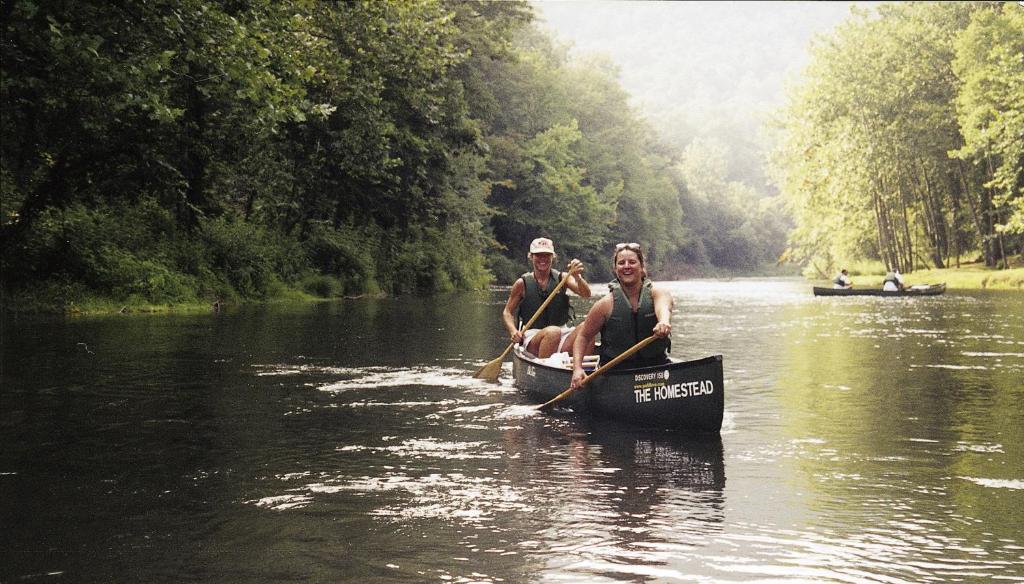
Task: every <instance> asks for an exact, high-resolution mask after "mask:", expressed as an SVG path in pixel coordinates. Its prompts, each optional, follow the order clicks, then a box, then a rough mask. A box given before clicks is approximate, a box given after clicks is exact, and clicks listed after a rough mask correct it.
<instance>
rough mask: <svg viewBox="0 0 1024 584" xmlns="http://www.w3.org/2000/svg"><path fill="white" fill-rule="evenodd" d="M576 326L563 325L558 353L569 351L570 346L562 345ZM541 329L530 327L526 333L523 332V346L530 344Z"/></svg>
mask: <svg viewBox="0 0 1024 584" xmlns="http://www.w3.org/2000/svg"><path fill="white" fill-rule="evenodd" d="M575 328H576V327H571V326H563V327H562V337H561V338H560V339H558V349H557V350H556V351H555V352H556V353H559V352H563V351H565V352H568V351H569V347H566V348H563V347H562V345H564V344H565V339H567V338H569V335H571V334H572V331H573V329H575ZM540 331H541V329H529V330H527V331H526V332H525V333H523V347H526V346H528V345H529V344H530V340H531V339H533V336H534V335H536V334H537V333H539V332H540Z"/></svg>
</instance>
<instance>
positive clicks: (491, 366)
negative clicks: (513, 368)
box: [473, 272, 569, 382]
mask: <svg viewBox="0 0 1024 584" xmlns="http://www.w3.org/2000/svg"><path fill="white" fill-rule="evenodd" d="M568 281H569V272H566V273H565V276H563V277H562V279H561V281H559V282H558V285H557V286H555V289H554V290H552V291H551V293H550V294H548V297H547V298H545V299H544V303H543V304H541V305H540V308H538V309H537V312H535V313H534V314H533V317H532V318H530V320H528V321H527V322H526V324H524V325H523V328H521V329H519V332H520V333H523V332H525V331H527V330H529V328H530V325H532V324H533V323H534V321H536V320H537V319H538V318H540V315H541V313H542V312H544V309H545V308H547V307H548V304H551V301H552V300H554V299H555V295H556V294H558V291H559V290H561V289H562V286H565V283H566V282H568ZM514 346H515V343H509V344H508V346H507V347H505V350H504V351H502V353H501V355H498V357H497V358H496V359H494V360H493V361H491V362H490V363H488V364H487V365H484V366H483V367H481V368H480V369H479V370H478V371H477V372H476V373H474V374H473V377H476V378H477V379H486V380H487V381H491V382H494V381H497V380H498V375H499V374H500V373H501V362H502V361H504V360H505V357H506V356H508V352H509V351H511V350H512V347H514Z"/></svg>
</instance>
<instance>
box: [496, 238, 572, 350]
mask: <svg viewBox="0 0 1024 584" xmlns="http://www.w3.org/2000/svg"><path fill="white" fill-rule="evenodd" d="M527 257H528V258H529V259H530V262H532V263H533V271H532V272H527V273H525V274H523V275H522V276H520V277H519V279H517V280H516V281H515V283H514V284H512V290H511V291H510V292H509V295H508V301H507V302H506V303H505V309H504V310H503V311H502V313H501V317H502V321H503V322H504V324H505V329H506V330H508V332H509V336H510V337H511V338H512V342H513V343H516V344H520V343H521V344H523V345H524V346H525V347H526V350H527V351H529V352H530V353H532V354H533V355H535V356H537V357H539V358H541V359H546V358H548V357H550V356H551V355H554V354H555V353H559V352H568V353H571V352H572V348H573V342H574V341H575V339H576V330H575V327H568V326H566V323H568V322H569V309H570V306H569V296H568V294H566V288H568V289H569V290H572V291H573V292H575V293H576V294H578V295H580V296H581V297H583V298H590V285H589V284H587V281H586V280H585V279H583V262H581V261H580V260H578V259H573V260H572V261H571V262H569V265H568V267H567V268H566V272H565V277H566V278H568V279H567V280H566V282H565V285H564V286H562V287H559V286H558V284H559V282H560V281H561V279H562V277H563V274H562V272H559V271H558V270H554V269H552V268H551V265H552V264H553V263H554V261H555V258H556V257H557V256H556V255H555V244H554V243H552V241H551V240H550V239H548V238H546V237H538V238H537V239H534V240H533V242H531V243H530V253H529V254H528V255H527ZM555 288H558V290H557V292H555V294H556V296H555V297H554V299H552V301H551V303H550V304H548V306H547V308H545V309H544V312H542V313H541V314H540V316H538V317H537V320H536V321H534V323H533V324H532V325H531V326H530V328H529V329H527V330H526V331H524V332H522V333H520V332H519V328H520V327H521V326H522V325H524V324H526V323H527V322H529V321H530V319H531V318H533V316H534V315H535V314H536V313H537V310H539V309H540V307H541V305H542V304H544V301H545V300H547V297H548V295H549V294H550V293H551V292H552V290H554V289H555Z"/></svg>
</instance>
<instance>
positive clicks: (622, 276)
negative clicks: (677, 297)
mask: <svg viewBox="0 0 1024 584" xmlns="http://www.w3.org/2000/svg"><path fill="white" fill-rule="evenodd" d="M612 265H613V268H614V270H615V281H614V282H612V283H611V284H609V285H608V286H609V288H610V289H611V292H610V293H609V294H608V295H607V296H605V297H604V298H601V299H600V300H598V301H597V302H596V303H594V306H593V307H592V308H591V309H590V312H589V313H587V318H586V320H584V321H583V324H581V325H580V326H579V327H577V331H576V332H577V335H576V346H575V349H576V350H575V351H574V354H573V360H572V369H573V373H572V385H571V387H573V388H575V387H577V386H579V385H580V384H581V382H582V381H583V379H584V378H585V377H586V374H585V372H584V371H583V359H582V353H581V350H582V349H583V348H585V347H588V346H593V345H594V341H595V340H596V336H597V334H598V333H601V351H600V355H601V363H608V362H609V361H611V360H612V359H614V358H615V357H617V356H619V355H621V354H623V353H625V352H626V351H627V350H630V349H631V348H632V347H634V346H636V345H637V344H638V343H640V342H641V341H643V340H644V339H645V338H646V337H649V336H654V337H657V339H656V340H655V341H653V342H651V343H649V344H647V345H646V346H644V347H643V348H642V349H640V350H639V351H637V352H636V354H635V355H633V356H631V357H630V358H629V359H627V360H625V361H623V362H622V367H644V366H648V365H660V364H662V363H665V362H667V361H668V352H669V349H670V348H671V346H672V343H671V335H672V305H673V301H672V295H671V294H669V293H668V292H667V291H665V290H663V289H661V288H659V287H657V286H655V285H654V283H653V282H651V281H650V280H649V279H648V278H647V271H646V270H645V264H644V254H643V250H642V249H641V248H640V244H637V243H620V244H618V245H616V246H615V253H614V254H613V255H612Z"/></svg>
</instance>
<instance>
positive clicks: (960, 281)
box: [2, 259, 1024, 316]
mask: <svg viewBox="0 0 1024 584" xmlns="http://www.w3.org/2000/svg"><path fill="white" fill-rule="evenodd" d="M776 276H779V277H786V276H782V275H779V274H770V275H765V274H757V275H752V276H750V277H776ZM741 277H744V276H742V275H731V276H729V275H725V274H715V275H706V276H688V277H685V278H680V279H684V280H693V279H712V280H714V279H719V280H731V279H736V278H741ZM851 277H852V279H853V283H854V287H855V288H881V287H882V280H883V279H884V277H885V274H884V273H876V271H868V270H865V271H863V272H862V271H858V270H851ZM807 280H808V285H809V286H810V285H814V284H821V285H830V284H829V283H828V281H827V280H821V279H819V278H814V279H812V278H807ZM904 280H905V281H906V283H907V285H908V286H913V285H915V284H938V283H942V282H945V284H946V288H947V289H948V290H1020V291H1024V259H1018V260H1017V261H1016V262H1015V263H1014V267H1011V268H1010V269H1007V270H1000V269H994V268H986V267H985V265H984V264H983V263H977V264H964V265H962V266H961V267H960V268H946V269H920V270H917V271H914V272H912V273H909V274H904ZM3 296H4V297H3V301H2V302H3V307H2V309H3V312H4V313H5V314H7V313H13V314H49V315H57V314H63V315H65V316H109V315H115V314H200V313H207V312H219V311H220V310H226V309H228V308H231V307H237V306H242V305H282V304H308V303H315V302H334V301H338V300H356V299H363V298H387V297H389V296H391V295H389V294H386V293H384V292H376V293H367V294H355V295H327V296H321V295H318V294H316V293H310V292H307V291H303V290H298V289H292V288H282V289H280V290H279V292H278V295H276V296H273V297H269V298H263V299H235V300H233V301H220V300H218V299H212V300H195V301H188V302H179V303H167V304H153V303H148V302H144V301H141V299H138V298H135V299H132V298H129V299H122V300H118V299H113V298H102V297H95V296H94V297H87V298H83V299H81V300H78V301H74V302H68V303H61V302H60V301H58V300H55V299H53V298H50V299H45V298H33V297H29V296H27V295H17V296H15V297H10V296H9V295H7V294H4V295H3Z"/></svg>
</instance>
